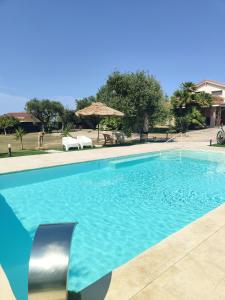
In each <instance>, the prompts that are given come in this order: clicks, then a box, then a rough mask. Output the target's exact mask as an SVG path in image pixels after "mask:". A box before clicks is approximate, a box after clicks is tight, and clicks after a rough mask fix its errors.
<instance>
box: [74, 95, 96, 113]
mask: <svg viewBox="0 0 225 300" xmlns="http://www.w3.org/2000/svg"><path fill="white" fill-rule="evenodd" d="M95 101H96V99H95V97H94V96H89V97H84V98H82V99H77V100H76V111H77V110H80V109H83V108H85V107H87V106H90V105H91V104H92V103H93V102H95Z"/></svg>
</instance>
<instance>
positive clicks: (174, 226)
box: [0, 151, 225, 300]
mask: <svg viewBox="0 0 225 300" xmlns="http://www.w3.org/2000/svg"><path fill="white" fill-rule="evenodd" d="M224 162H225V156H224V155H221V154H215V153H208V152H192V151H182V152H179V151H170V152H164V153H161V154H160V153H150V154H147V155H146V154H145V155H139V156H130V157H123V158H116V159H108V160H99V161H93V162H87V163H79V164H72V165H66V166H60V167H54V168H46V169H38V170H32V171H26V172H18V173H11V174H5V175H1V176H0V238H1V248H0V264H1V265H2V266H3V268H4V270H5V271H6V274H7V276H8V278H9V280H10V283H11V285H12V287H13V290H14V292H15V294H16V296H17V299H18V300H26V299H27V271H28V258H29V253H30V248H31V243H32V238H33V236H34V233H35V230H36V228H37V226H38V225H39V224H41V223H58V222H73V221H78V222H79V225H78V226H77V227H76V230H75V234H74V239H73V243H72V256H71V264H70V275H69V289H70V290H73V291H80V290H81V289H83V288H85V287H86V286H88V285H89V284H91V283H93V282H94V281H96V280H97V279H99V278H100V277H102V276H103V275H105V274H107V273H108V272H110V271H112V270H113V269H115V268H116V267H118V266H120V265H122V264H124V263H125V262H127V261H128V260H130V259H131V258H133V257H135V256H136V255H138V254H139V253H141V252H143V251H144V250H145V249H147V248H149V247H151V246H153V245H155V244H156V243H158V242H160V241H161V240H162V239H164V238H165V237H167V236H169V235H170V234H172V233H174V232H176V231H177V230H179V229H181V228H182V227H184V226H185V225H187V224H189V223H191V222H192V221H194V220H196V219H197V218H199V217H201V216H202V215H204V214H205V213H207V212H208V211H210V210H212V209H213V208H215V207H217V206H219V205H220V204H222V203H224V200H225V184H224V182H225V164H224Z"/></svg>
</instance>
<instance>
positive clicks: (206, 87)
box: [197, 83, 225, 101]
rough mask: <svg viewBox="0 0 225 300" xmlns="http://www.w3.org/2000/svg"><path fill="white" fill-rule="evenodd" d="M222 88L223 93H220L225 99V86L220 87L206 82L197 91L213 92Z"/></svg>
mask: <svg viewBox="0 0 225 300" xmlns="http://www.w3.org/2000/svg"><path fill="white" fill-rule="evenodd" d="M220 90H222V95H220V97H223V98H224V101H225V87H219V86H216V85H214V84H211V83H206V84H203V85H201V86H200V87H198V88H197V92H206V93H209V94H211V93H212V92H213V91H220Z"/></svg>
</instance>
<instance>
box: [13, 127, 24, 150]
mask: <svg viewBox="0 0 225 300" xmlns="http://www.w3.org/2000/svg"><path fill="white" fill-rule="evenodd" d="M25 134H27V133H26V132H25V131H24V130H23V128H21V127H18V128H17V129H16V131H15V136H16V139H17V140H20V145H21V150H23V137H24V135H25Z"/></svg>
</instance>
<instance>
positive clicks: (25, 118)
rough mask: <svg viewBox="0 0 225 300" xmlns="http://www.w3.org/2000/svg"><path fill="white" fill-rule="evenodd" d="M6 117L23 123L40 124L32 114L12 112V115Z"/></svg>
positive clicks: (8, 114)
mask: <svg viewBox="0 0 225 300" xmlns="http://www.w3.org/2000/svg"><path fill="white" fill-rule="evenodd" d="M6 115H7V116H11V117H14V118H16V119H18V120H19V121H20V122H21V123H28V122H40V121H39V120H38V119H37V118H35V117H34V116H33V115H32V114H29V113H26V112H11V113H7V114H6Z"/></svg>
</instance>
